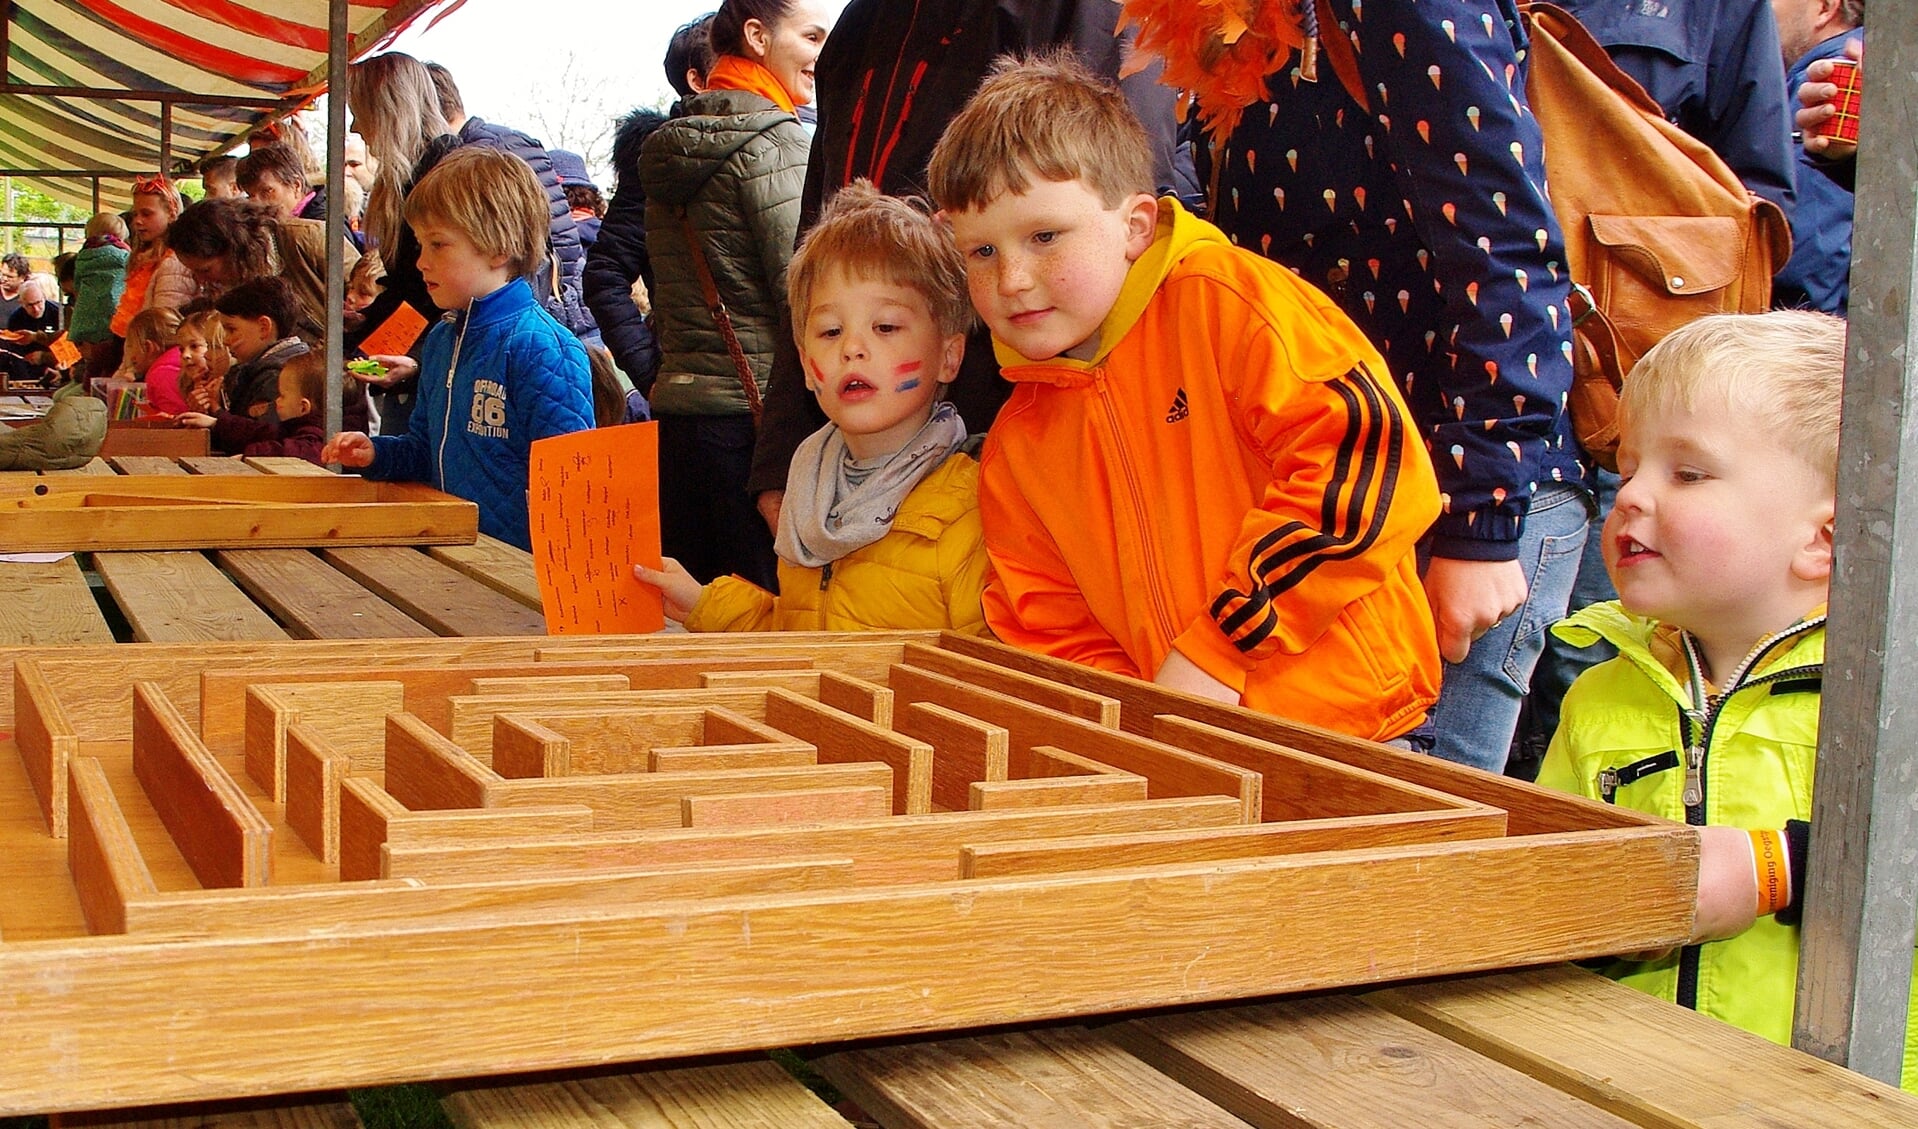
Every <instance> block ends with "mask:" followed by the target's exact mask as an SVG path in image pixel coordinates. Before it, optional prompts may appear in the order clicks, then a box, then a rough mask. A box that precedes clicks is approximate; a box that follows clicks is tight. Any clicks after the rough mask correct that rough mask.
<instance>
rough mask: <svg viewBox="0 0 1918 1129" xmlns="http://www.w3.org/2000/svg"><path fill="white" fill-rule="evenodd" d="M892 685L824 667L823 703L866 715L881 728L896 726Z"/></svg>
mask: <svg viewBox="0 0 1918 1129" xmlns="http://www.w3.org/2000/svg"><path fill="white" fill-rule="evenodd" d="M892 702H893V698H892V688H891V687H890V686H881V685H880V684H879V683H877V682H868V681H867V680H865V679H863V678H854V677H853V676H852V675H850V674H840V673H839V672H837V671H832V670H827V671H821V672H820V675H819V704H820V705H823V706H831V707H832V708H833V709H836V710H840V711H842V712H844V713H849V714H851V715H853V716H854V717H858V718H864V719H865V720H867V721H870V722H872V723H873V724H874V725H877V726H878V727H879V728H881V729H891V728H892V713H893V709H892Z"/></svg>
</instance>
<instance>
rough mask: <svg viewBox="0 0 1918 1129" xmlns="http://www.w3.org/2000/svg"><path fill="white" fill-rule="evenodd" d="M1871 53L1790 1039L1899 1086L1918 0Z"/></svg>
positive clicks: (1915, 444)
mask: <svg viewBox="0 0 1918 1129" xmlns="http://www.w3.org/2000/svg"><path fill="white" fill-rule="evenodd" d="M1869 25H1870V28H1869V31H1868V33H1867V34H1868V37H1869V39H1870V47H1869V48H1868V49H1867V51H1866V62H1865V83H1864V106H1863V113H1862V115H1861V116H1862V121H1863V136H1862V139H1861V141H1862V143H1861V144H1860V146H1859V153H1858V202H1857V209H1856V219H1855V221H1854V227H1853V230H1852V252H1853V260H1852V272H1851V329H1850V340H1849V342H1848V345H1847V349H1848V356H1847V358H1846V364H1845V398H1844V424H1843V427H1842V429H1841V433H1840V441H1839V453H1838V513H1837V522H1836V529H1835V540H1836V545H1837V558H1836V564H1835V567H1834V569H1833V573H1832V599H1831V624H1830V629H1829V633H1828V639H1829V642H1828V645H1827V648H1826V659H1825V675H1824V703H1823V712H1822V716H1821V721H1820V725H1819V733H1818V738H1819V739H1818V783H1817V788H1816V792H1815V796H1814V799H1813V802H1812V832H1811V852H1810V860H1809V863H1808V865H1807V868H1806V869H1807V870H1808V871H1809V872H1810V873H1808V874H1806V875H1803V876H1802V878H1801V881H1802V884H1803V888H1804V889H1805V891H1806V896H1805V899H1804V905H1805V924H1804V933H1803V945H1802V948H1801V955H1800V962H1799V966H1798V1006H1797V1013H1796V1017H1795V1019H1794V1022H1793V1031H1792V1042H1793V1044H1794V1045H1795V1046H1797V1047H1798V1048H1800V1049H1801V1050H1806V1051H1810V1052H1811V1053H1813V1054H1816V1055H1818V1056H1820V1057H1821V1058H1826V1059H1829V1060H1831V1061H1833V1062H1837V1063H1842V1064H1844V1065H1846V1066H1849V1067H1851V1068H1852V1069H1853V1070H1856V1071H1859V1072H1860V1073H1863V1074H1868V1075H1871V1076H1872V1077H1874V1078H1878V1079H1880V1080H1882V1081H1885V1082H1889V1083H1891V1084H1892V1085H1897V1084H1898V1081H1899V1074H1900V1070H1901V1067H1902V1056H1903V1050H1904V1036H1905V1015H1906V1010H1907V1007H1908V1004H1907V1001H1908V999H1909V994H1910V984H1911V973H1912V936H1913V925H1914V921H1918V917H1914V913H1915V912H1918V908H1915V902H1918V865H1914V862H1913V860H1914V859H1918V815H1915V813H1918V645H1914V640H1918V381H1914V377H1915V376H1918V321H1914V316H1913V299H1914V296H1915V295H1918V255H1915V253H1914V249H1913V247H1914V243H1915V242H1918V205H1915V204H1914V199H1913V189H1912V186H1913V185H1914V184H1918V106H1915V105H1914V104H1913V102H1912V100H1911V98H1910V97H1909V94H1910V89H1911V87H1910V83H1911V77H1910V76H1911V75H1913V74H1918V0H1874V5H1873V7H1872V8H1871V11H1870V18H1869Z"/></svg>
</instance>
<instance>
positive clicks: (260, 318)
mask: <svg viewBox="0 0 1918 1129" xmlns="http://www.w3.org/2000/svg"><path fill="white" fill-rule="evenodd" d="M213 308H214V309H215V310H217V311H219V315H220V329H221V332H222V333H223V334H224V336H225V337H226V348H227V351H228V352H229V353H231V354H233V360H234V364H233V367H232V368H230V369H228V370H227V374H226V382H225V384H224V385H223V387H222V393H223V394H224V396H225V397H226V406H227V411H229V412H232V413H233V414H234V415H236V416H245V417H248V418H251V419H256V420H259V421H261V423H262V424H267V425H270V424H276V423H278V422H279V416H278V415H276V414H275V413H274V409H273V405H274V402H275V401H277V400H278V399H279V396H280V366H281V365H284V364H285V363H286V362H288V361H290V360H292V359H293V358H294V357H297V356H299V355H300V354H301V353H304V352H306V351H307V344H306V342H304V341H302V340H300V338H299V337H298V336H297V335H296V330H297V329H298V327H299V323H300V316H301V315H300V298H299V295H298V294H297V293H296V292H295V291H294V289H293V287H292V286H291V285H290V284H289V283H288V282H287V281H286V280H285V279H283V278H280V277H279V276H277V275H269V276H268V277H266V278H256V279H253V280H252V281H250V282H242V283H240V284H239V285H238V286H235V287H234V288H233V289H231V290H228V291H227V292H226V293H224V294H222V295H220V296H219V297H218V298H215V299H214V300H213ZM226 453H227V454H229V455H236V454H239V452H238V451H235V450H228V451H227V452H226Z"/></svg>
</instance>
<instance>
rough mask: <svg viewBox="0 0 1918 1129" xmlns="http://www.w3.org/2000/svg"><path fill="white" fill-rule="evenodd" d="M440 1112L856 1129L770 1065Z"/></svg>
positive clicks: (487, 1117) (539, 1127)
mask: <svg viewBox="0 0 1918 1129" xmlns="http://www.w3.org/2000/svg"><path fill="white" fill-rule="evenodd" d="M441 1105H443V1106H444V1107H445V1109H446V1112H447V1114H448V1116H449V1117H451V1119H452V1121H453V1124H454V1125H455V1126H456V1127H457V1129H522V1127H532V1129H562V1127H564V1129H574V1127H577V1129H850V1125H849V1123H848V1122H847V1121H846V1120H845V1119H844V1118H842V1117H840V1116H839V1115H838V1114H836V1113H834V1112H833V1111H832V1109H831V1108H830V1107H829V1106H827V1105H826V1103H824V1102H822V1101H820V1100H819V1098H818V1097H816V1096H814V1094H813V1092H812V1091H811V1090H808V1089H806V1087H804V1086H802V1085H800V1084H799V1083H798V1082H797V1081H795V1080H794V1079H793V1078H792V1077H791V1076H790V1075H788V1074H787V1073H786V1072H785V1071H784V1070H781V1069H780V1068H779V1067H778V1065H777V1064H775V1063H772V1062H769V1061H767V1060H765V1059H760V1060H758V1061H756V1062H738V1063H726V1064H723V1065H719V1066H693V1067H684V1068H681V1069H678V1070H649V1071H646V1072H644V1073H639V1074H616V1075H602V1076H596V1077H582V1078H574V1079H566V1080H562V1081H551V1082H537V1083H522V1084H506V1085H494V1086H483V1087H480V1088H475V1089H458V1090H454V1091H453V1092H452V1093H450V1094H447V1095H446V1096H445V1097H444V1098H442V1099H441Z"/></svg>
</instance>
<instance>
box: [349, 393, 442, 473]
mask: <svg viewBox="0 0 1918 1129" xmlns="http://www.w3.org/2000/svg"><path fill="white" fill-rule="evenodd" d="M414 415H415V416H416V417H417V416H418V415H419V413H418V412H417V411H415V412H414ZM420 425H421V424H420V422H419V421H418V420H417V419H416V421H415V426H420ZM429 454H430V448H429V447H428V446H427V443H426V439H425V438H424V437H423V436H421V435H420V433H419V432H417V431H409V432H407V433H406V434H405V435H376V436H374V437H373V464H372V465H371V466H369V467H367V468H365V469H364V470H362V471H360V473H361V474H362V475H364V476H366V477H367V478H371V479H374V480H376V481H381V482H424V483H427V484H428V485H432V486H437V485H439V484H438V483H437V482H436V481H435V480H434V476H433V461H432V459H431V458H430V457H429Z"/></svg>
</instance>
